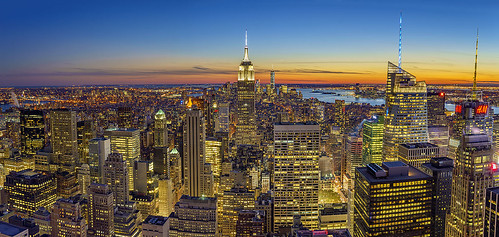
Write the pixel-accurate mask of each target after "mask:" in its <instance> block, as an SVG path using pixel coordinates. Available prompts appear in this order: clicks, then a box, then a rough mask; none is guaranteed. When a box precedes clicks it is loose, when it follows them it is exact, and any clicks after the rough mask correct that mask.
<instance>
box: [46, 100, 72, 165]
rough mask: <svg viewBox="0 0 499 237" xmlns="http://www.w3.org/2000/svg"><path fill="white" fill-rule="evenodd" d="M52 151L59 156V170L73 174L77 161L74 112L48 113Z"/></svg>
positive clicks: (55, 111) (57, 111) (59, 111)
mask: <svg viewBox="0 0 499 237" xmlns="http://www.w3.org/2000/svg"><path fill="white" fill-rule="evenodd" d="M50 129H51V139H50V143H51V145H52V150H53V152H54V153H55V154H57V155H59V161H58V165H59V169H60V170H63V171H68V172H71V173H74V172H75V168H76V165H77V163H79V159H78V142H77V130H76V112H75V111H71V110H67V109H58V110H52V111H50Z"/></svg>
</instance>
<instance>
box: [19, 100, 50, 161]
mask: <svg viewBox="0 0 499 237" xmlns="http://www.w3.org/2000/svg"><path fill="white" fill-rule="evenodd" d="M19 120H20V130H21V134H20V141H21V146H20V149H19V150H20V151H21V152H22V153H23V154H29V155H34V154H36V152H37V151H38V150H40V149H42V148H43V146H44V145H45V119H44V117H43V112H42V111H40V110H21V113H20V118H19Z"/></svg>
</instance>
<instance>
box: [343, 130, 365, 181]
mask: <svg viewBox="0 0 499 237" xmlns="http://www.w3.org/2000/svg"><path fill="white" fill-rule="evenodd" d="M344 144H345V164H346V176H347V179H349V180H351V181H352V182H351V184H349V185H348V188H349V189H353V180H354V177H355V168H357V167H360V166H361V165H362V137H361V136H359V135H358V134H356V133H350V134H347V135H345V142H344Z"/></svg>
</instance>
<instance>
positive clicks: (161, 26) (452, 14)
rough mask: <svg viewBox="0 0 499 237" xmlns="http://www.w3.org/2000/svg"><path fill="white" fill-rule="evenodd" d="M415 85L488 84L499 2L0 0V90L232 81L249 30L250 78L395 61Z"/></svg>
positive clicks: (356, 77) (367, 74) (346, 72)
mask: <svg viewBox="0 0 499 237" xmlns="http://www.w3.org/2000/svg"><path fill="white" fill-rule="evenodd" d="M400 11H402V12H403V36H402V41H403V46H402V48H403V49H402V51H403V52H402V67H403V68H404V69H406V70H407V71H409V72H411V73H412V74H414V75H415V76H416V77H417V78H418V80H424V81H426V82H427V83H429V84H434V83H469V82H471V81H472V78H473V67H474V65H473V61H474V53H475V37H476V28H477V27H479V29H480V42H479V56H478V62H479V65H478V76H477V78H478V81H479V82H482V83H491V82H494V83H496V82H497V83H499V2H498V1H496V0H490V1H469V0H466V1H464V0H453V1H450V0H449V1H434V0H433V1H432V0H412V1H404V0H400V1H389V0H375V1H373V0H349V1H347V0H329V1H326V0H309V1H280V0H267V1H235V0H227V1H223V0H211V1H157V2H156V1H23V0H16V1H3V2H2V3H0V86H2V87H5V86H40V85H96V84H179V83H180V84H189V83H192V84H194V83H224V82H227V81H231V82H234V81H236V80H237V68H238V65H239V63H240V61H241V59H242V57H243V47H244V30H245V29H246V28H247V29H248V45H249V53H250V58H251V60H252V61H253V64H254V66H255V71H256V78H257V79H260V80H261V81H262V82H263V83H268V81H269V70H270V69H271V67H272V65H273V66H274V68H275V70H276V81H277V83H385V81H386V68H387V61H393V62H396V61H397V57H398V33H399V29H398V20H399V14H400Z"/></svg>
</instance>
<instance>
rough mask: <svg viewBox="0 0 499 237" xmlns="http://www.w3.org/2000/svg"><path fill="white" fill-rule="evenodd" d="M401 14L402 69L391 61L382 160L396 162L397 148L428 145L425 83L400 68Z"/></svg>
mask: <svg viewBox="0 0 499 237" xmlns="http://www.w3.org/2000/svg"><path fill="white" fill-rule="evenodd" d="M401 39H402V13H401V14H400V35H399V66H397V65H395V64H393V63H391V62H388V73H387V82H386V99H385V101H386V115H385V125H384V126H385V128H384V136H383V160H384V161H397V160H398V158H397V155H398V146H399V145H400V144H404V143H421V142H428V110H427V98H426V92H427V91H426V83H425V82H417V81H416V77H415V76H413V75H412V74H410V73H409V72H407V71H405V70H403V69H402V68H401V67H400V65H401V58H402V57H401V55H402V52H401V49H402V41H401Z"/></svg>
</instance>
